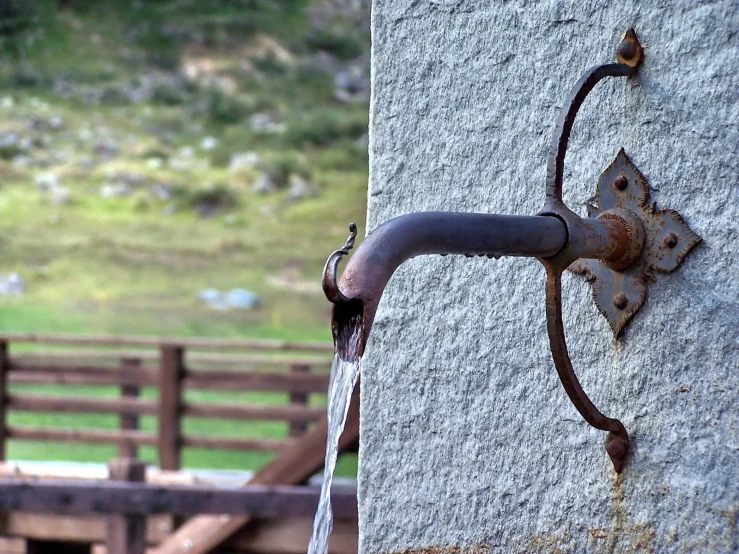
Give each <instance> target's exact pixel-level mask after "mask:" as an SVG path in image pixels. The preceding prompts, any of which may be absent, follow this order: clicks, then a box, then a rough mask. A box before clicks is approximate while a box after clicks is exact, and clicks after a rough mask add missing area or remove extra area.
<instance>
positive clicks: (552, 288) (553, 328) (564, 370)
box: [546, 265, 629, 473]
mask: <svg viewBox="0 0 739 554" xmlns="http://www.w3.org/2000/svg"><path fill="white" fill-rule="evenodd" d="M546 269H547V284H546V313H547V332H548V333H549V346H550V348H551V350H552V358H553V359H554V367H555V368H556V369H557V374H558V375H559V380H560V381H561V382H562V386H563V387H564V389H565V392H567V396H569V398H570V401H571V402H572V404H573V405H574V406H575V408H576V409H577V411H578V412H580V415H581V416H582V417H583V418H584V419H585V421H587V422H588V423H589V424H590V425H591V426H593V427H595V428H596V429H600V430H601V431H609V435H608V439H607V444H606V450H607V451H608V455H609V456H610V457H611V461H613V467H614V468H615V469H616V472H617V473H620V472H621V469H622V468H623V465H624V463H625V461H626V456H627V455H628V453H629V435H628V433H627V432H626V428H625V427H624V426H623V424H622V423H621V422H620V421H619V420H617V419H613V418H610V417H607V416H605V415H603V414H602V413H601V412H600V411H599V410H598V408H596V407H595V404H593V403H592V402H591V401H590V398H588V395H587V394H585V391H584V390H583V389H582V386H581V385H580V381H579V380H578V378H577V375H575V370H574V369H573V367H572V362H571V361H570V356H569V354H568V352H567V342H566V340H565V334H564V324H563V322H562V272H561V271H560V270H559V269H556V268H554V267H552V266H549V265H547V266H546Z"/></svg>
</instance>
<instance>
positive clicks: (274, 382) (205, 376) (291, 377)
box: [184, 369, 329, 393]
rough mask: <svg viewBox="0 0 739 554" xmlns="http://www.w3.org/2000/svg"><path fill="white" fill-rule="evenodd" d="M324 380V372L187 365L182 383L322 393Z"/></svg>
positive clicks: (198, 386) (202, 387)
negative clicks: (189, 367)
mask: <svg viewBox="0 0 739 554" xmlns="http://www.w3.org/2000/svg"><path fill="white" fill-rule="evenodd" d="M328 380H329V376H328V375H313V374H307V375H302V374H291V373H277V372H246V371H226V370H209V369H199V370H192V369H189V370H188V371H187V373H186V377H185V381H184V385H185V388H188V389H198V390H244V391H247V390H251V391H285V392H302V393H311V392H322V393H325V392H326V390H328Z"/></svg>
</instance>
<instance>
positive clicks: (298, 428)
mask: <svg viewBox="0 0 739 554" xmlns="http://www.w3.org/2000/svg"><path fill="white" fill-rule="evenodd" d="M290 371H291V372H292V373H299V374H309V373H310V366H309V365H305V364H295V365H293V366H291V367H290ZM324 390H326V389H324ZM290 404H292V405H298V406H307V405H308V394H306V393H305V392H291V393H290ZM307 430H308V425H307V424H306V423H304V422H290V425H289V432H288V434H289V435H290V436H291V437H299V436H300V435H302V434H303V433H305V432H306V431H307Z"/></svg>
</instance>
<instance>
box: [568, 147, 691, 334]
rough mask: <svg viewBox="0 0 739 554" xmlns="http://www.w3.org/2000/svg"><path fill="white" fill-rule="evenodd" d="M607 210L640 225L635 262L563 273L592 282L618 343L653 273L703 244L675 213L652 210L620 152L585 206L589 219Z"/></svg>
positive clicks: (582, 262) (584, 265)
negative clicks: (620, 212) (641, 244)
mask: <svg viewBox="0 0 739 554" xmlns="http://www.w3.org/2000/svg"><path fill="white" fill-rule="evenodd" d="M610 210H626V211H628V212H632V213H633V214H634V215H636V216H637V217H638V218H639V220H640V221H641V223H642V225H643V226H644V232H645V235H646V236H645V242H644V249H643V250H642V253H641V257H640V258H639V260H638V261H636V263H634V264H633V265H632V266H630V267H629V268H628V269H626V270H624V271H616V270H614V269H611V268H609V267H608V266H606V265H605V264H604V263H602V262H601V261H599V260H592V259H579V260H577V261H576V262H574V263H573V264H572V265H570V267H569V268H568V269H569V270H570V271H573V272H575V273H583V274H585V278H586V279H587V280H588V281H591V282H592V288H593V300H595V304H596V305H597V306H598V310H600V313H602V314H603V315H604V316H605V318H606V319H607V320H608V323H609V324H610V326H611V329H612V330H613V334H614V335H615V336H616V338H618V336H619V335H620V334H621V332H622V331H623V329H624V327H625V326H626V324H627V323H628V322H629V320H630V319H631V318H632V317H633V316H634V314H635V313H636V312H637V311H638V310H639V308H641V306H642V305H643V304H644V300H645V299H646V294H647V281H650V280H651V281H653V280H655V278H656V277H655V271H661V272H670V271H673V270H674V269H676V268H677V267H678V266H679V265H680V263H681V262H682V261H683V260H684V259H685V257H686V256H687V255H688V253H689V252H690V251H691V249H692V248H693V247H694V246H696V245H697V244H698V243H699V242H700V241H701V240H702V239H701V237H699V236H698V235H697V234H696V233H694V232H693V231H692V230H691V229H690V227H688V224H687V223H685V221H684V220H683V218H682V216H681V215H680V214H679V213H677V212H676V211H675V210H657V208H656V204H654V203H651V202H650V200H649V185H648V183H647V180H646V178H645V177H644V175H642V173H641V172H640V171H639V169H638V168H637V167H636V166H635V165H634V163H633V162H632V161H631V160H630V159H629V157H628V156H627V155H626V153H625V152H624V150H623V148H622V149H621V151H620V152H619V153H618V155H617V156H616V159H615V160H614V161H613V163H612V164H611V165H610V166H609V167H608V169H606V170H605V171H604V172H603V174H602V175H601V176H600V180H599V181H598V191H597V196H596V205H588V217H591V218H596V217H599V216H601V215H602V214H603V213H604V212H606V211H610Z"/></svg>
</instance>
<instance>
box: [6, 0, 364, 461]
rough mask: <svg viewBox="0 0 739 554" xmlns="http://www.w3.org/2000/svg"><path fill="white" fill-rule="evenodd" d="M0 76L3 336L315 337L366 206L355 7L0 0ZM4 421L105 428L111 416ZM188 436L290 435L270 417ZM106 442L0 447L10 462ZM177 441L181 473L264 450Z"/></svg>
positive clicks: (360, 15)
mask: <svg viewBox="0 0 739 554" xmlns="http://www.w3.org/2000/svg"><path fill="white" fill-rule="evenodd" d="M0 82H1V86H0V261H1V263H0V333H64V334H72V335H153V336H164V337H166V336H183V337H213V338H219V339H220V338H239V339H243V338H259V339H281V340H288V341H321V342H325V343H329V342H330V339H331V336H330V329H329V318H330V305H329V304H328V302H327V301H326V300H325V298H324V296H323V293H322V291H321V288H320V272H321V269H322V267H323V263H324V262H325V259H326V257H327V256H328V254H329V253H330V252H331V251H332V250H334V249H336V248H338V247H340V246H341V245H342V244H343V242H344V240H345V239H346V236H347V234H348V231H347V224H348V223H349V222H350V221H356V222H357V223H358V224H359V225H360V228H361V227H362V224H363V222H364V218H365V208H366V182H367V125H368V114H367V111H368V100H369V0H207V1H206V0H146V1H144V0H138V1H120V0H0ZM13 348H15V347H13ZM23 348H28V349H30V350H33V349H34V346H33V345H30V346H27V347H23ZM327 370H328V366H327V365H326V367H325V368H322V369H321V371H323V372H325V371H327ZM13 391H15V392H18V391H21V392H23V391H26V392H28V391H30V392H31V393H33V394H36V393H39V392H41V393H46V394H55V395H56V394H75V395H77V396H79V395H92V396H100V395H102V396H116V395H118V394H119V391H118V389H117V388H115V387H110V388H108V389H105V388H100V387H97V388H94V389H93V388H89V387H84V386H79V387H73V388H71V389H70V388H69V387H67V388H65V389H64V391H62V388H61V387H56V386H52V385H49V386H39V385H34V386H21V385H11V392H13ZM70 391H71V392H70ZM142 394H144V397H145V398H147V397H148V398H156V394H157V393H156V391H153V392H150V393H147V392H145V393H142ZM147 395H148V396H147ZM198 398H200V399H205V400H209V401H212V402H215V403H219V402H224V401H228V400H229V399H230V400H231V401H232V402H236V403H238V402H243V401H253V402H266V403H269V402H275V403H278V404H279V403H284V402H286V401H287V400H286V398H287V395H286V394H284V393H234V394H233V395H232V397H228V396H227V394H226V393H214V392H203V393H201V397H198ZM310 403H311V405H315V406H322V405H324V404H325V395H323V397H322V398H318V399H316V400H314V399H313V398H311V400H310ZM9 424H12V425H19V424H21V425H31V426H39V425H44V424H52V425H54V426H56V427H59V426H61V427H65V428H68V429H79V428H81V427H89V426H93V427H95V428H110V429H114V428H117V426H118V417H117V416H113V415H109V416H98V415H72V414H58V413H46V414H39V413H18V414H10V416H9ZM156 425H157V424H156V421H154V418H149V417H148V416H146V417H142V418H141V429H143V430H155V429H156ZM193 425H195V424H193ZM188 429H190V430H193V429H194V430H195V431H197V430H198V429H199V430H200V431H201V432H203V433H212V432H213V429H217V430H218V431H220V432H222V433H226V434H229V435H231V436H245V434H246V435H247V436H255V437H277V438H279V437H285V436H287V430H286V427H285V425H284V424H278V423H268V422H258V423H256V424H249V425H248V430H247V423H245V422H234V423H229V424H226V423H219V424H218V425H215V426H214V424H213V422H212V421H211V422H207V421H202V422H200V423H199V424H198V425H196V426H194V427H190V428H188ZM115 452H116V450H115V447H114V446H112V445H111V446H105V445H71V444H65V443H53V442H51V443H50V442H37V443H34V442H33V441H30V442H29V441H25V442H22V443H21V442H16V441H10V445H9V458H10V459H24V460H34V459H36V460H45V459H57V460H77V461H97V462H104V461H107V460H109V459H110V458H111V457H113V456H114V455H115ZM188 452H189V453H186V454H185V464H186V465H189V466H196V467H203V466H208V467H222V468H241V469H250V468H255V467H258V466H259V465H261V464H262V463H264V462H265V461H266V460H267V459H269V457H270V456H271V454H270V455H268V454H260V453H247V452H238V451H237V452H233V451H230V452H221V453H213V452H206V451H204V450H201V451H198V450H197V449H191V450H190V451H188ZM141 456H142V457H143V458H144V459H146V460H150V461H155V460H156V452H155V449H153V448H151V447H145V448H143V449H142V452H141ZM354 467H355V462H351V461H350V462H349V463H348V466H346V468H347V469H346V471H347V472H348V473H353V471H354Z"/></svg>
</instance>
